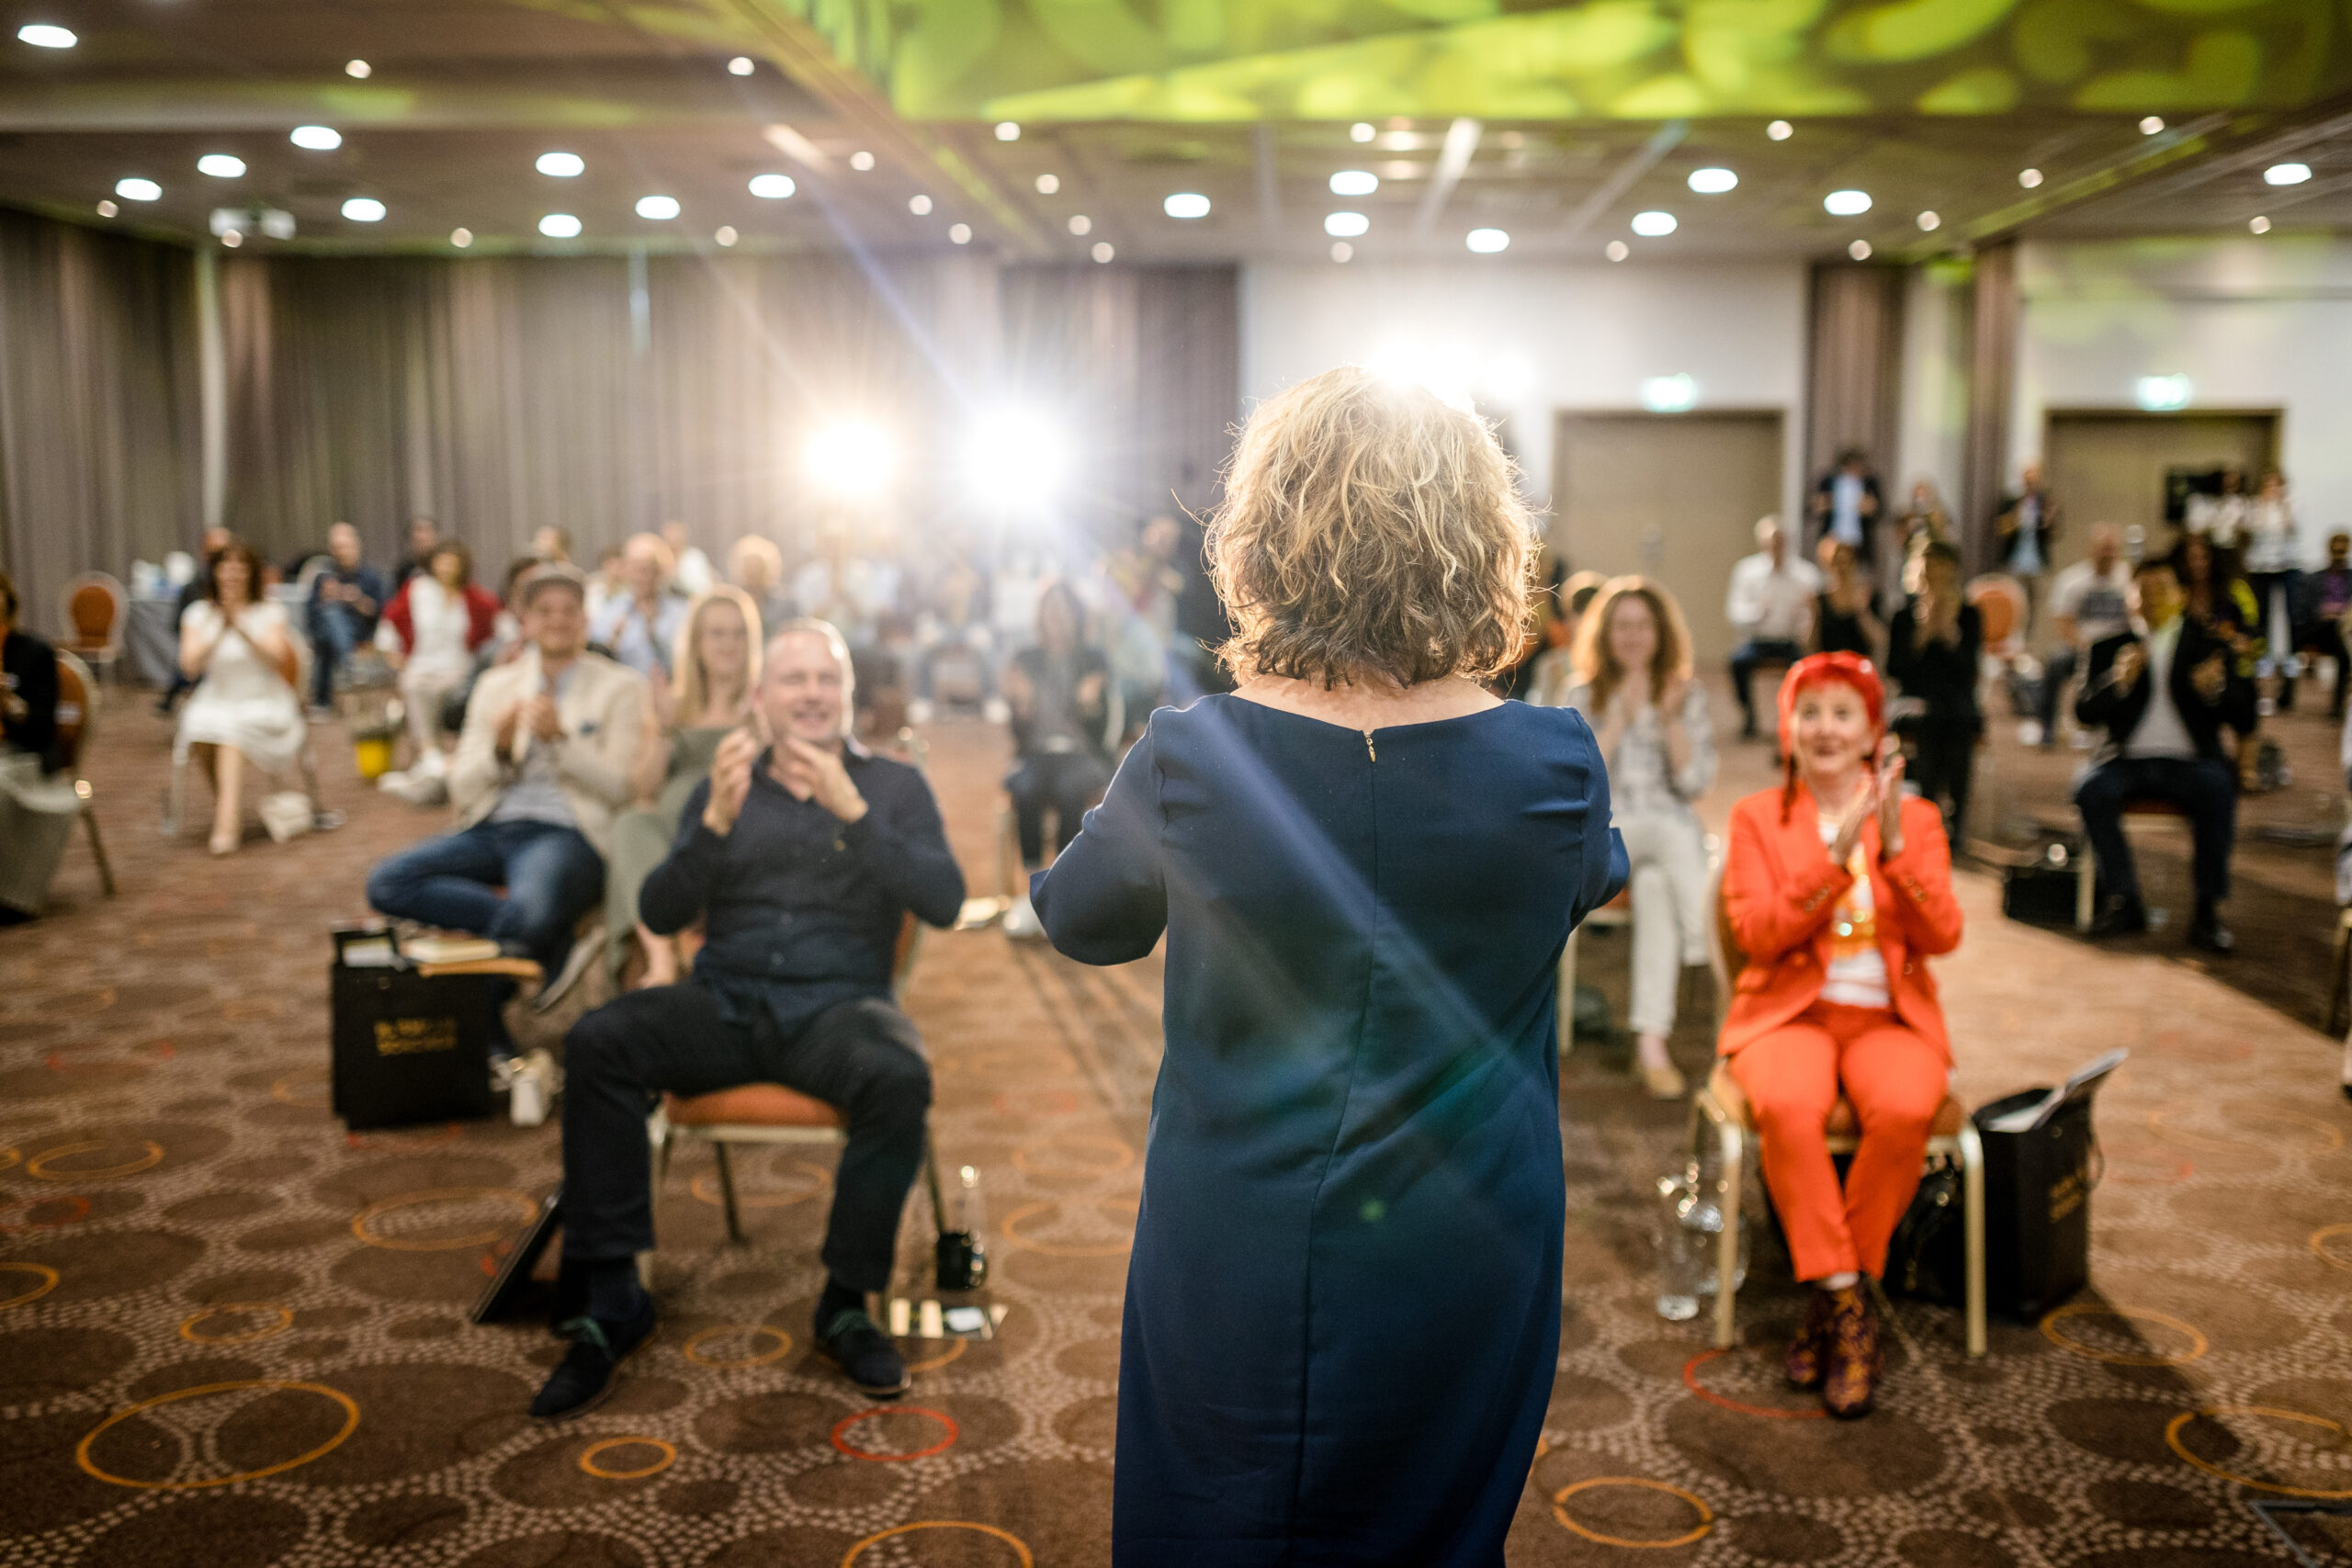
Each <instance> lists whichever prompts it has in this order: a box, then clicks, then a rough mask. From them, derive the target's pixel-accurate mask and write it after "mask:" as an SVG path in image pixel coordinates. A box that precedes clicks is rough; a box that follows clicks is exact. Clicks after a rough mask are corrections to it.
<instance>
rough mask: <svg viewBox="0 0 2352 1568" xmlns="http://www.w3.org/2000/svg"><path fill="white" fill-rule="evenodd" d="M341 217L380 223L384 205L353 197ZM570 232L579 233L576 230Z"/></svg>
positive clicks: (376, 201)
mask: <svg viewBox="0 0 2352 1568" xmlns="http://www.w3.org/2000/svg"><path fill="white" fill-rule="evenodd" d="M343 215H344V217H345V218H347V219H349V220H351V221H352V222H354V223H381V222H382V221H383V220H384V204H383V203H382V202H380V201H378V200H377V199H376V198H375V197H372V196H355V197H350V198H349V199H347V200H345V202H344V204H343ZM573 232H574V233H577V232H579V231H578V230H577V229H576V228H575V229H574V230H573Z"/></svg>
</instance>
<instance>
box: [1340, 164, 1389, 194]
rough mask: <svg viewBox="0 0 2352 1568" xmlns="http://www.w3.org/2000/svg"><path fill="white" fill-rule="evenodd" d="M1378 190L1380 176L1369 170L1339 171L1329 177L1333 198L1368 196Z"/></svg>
mask: <svg viewBox="0 0 2352 1568" xmlns="http://www.w3.org/2000/svg"><path fill="white" fill-rule="evenodd" d="M1379 188H1380V176H1379V175H1375V174H1374V173H1373V172H1372V171H1371V170H1370V169H1341V170H1340V172H1339V173H1338V174H1336V175H1332V176H1331V194H1332V195H1333V196H1370V195H1371V194H1372V193H1373V192H1374V191H1376V190H1378V189H1379Z"/></svg>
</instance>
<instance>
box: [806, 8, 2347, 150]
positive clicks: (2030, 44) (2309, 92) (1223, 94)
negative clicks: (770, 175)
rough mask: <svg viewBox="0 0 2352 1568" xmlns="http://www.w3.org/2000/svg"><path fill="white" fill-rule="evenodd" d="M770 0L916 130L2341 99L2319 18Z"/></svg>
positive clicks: (2342, 64) (2279, 11)
mask: <svg viewBox="0 0 2352 1568" xmlns="http://www.w3.org/2000/svg"><path fill="white" fill-rule="evenodd" d="M775 3H778V4H780V5H781V6H783V7H784V8H786V9H790V10H794V11H796V12H798V13H799V14H800V15H801V16H802V17H804V19H805V20H806V21H807V22H808V23H809V25H810V26H811V27H813V28H815V29H816V30H818V31H819V32H820V33H822V34H823V35H824V36H825V37H826V39H828V40H829V41H830V42H831V46H832V48H833V50H834V51H835V52H836V53H837V54H838V55H839V56H840V57H841V58H842V60H843V61H844V62H847V63H849V64H851V65H854V67H855V68H856V69H857V70H858V71H860V72H861V73H864V74H865V76H866V77H867V78H868V79H869V80H871V81H872V82H874V83H876V85H878V86H880V87H881V88H882V89H883V90H884V91H885V92H887V93H888V96H889V98H890V101H891V104H892V106H893V107H895V108H896V109H897V110H898V111H899V113H900V114H902V115H905V116H907V117H909V118H914V119H1014V120H1027V121H1054V120H1123V119H1125V120H1172V121H1195V122H1204V123H1205V122H1233V121H1250V120H1259V119H1275V120H1290V119H1298V120H1349V119H1363V118H1383V117H1385V116H1389V115H1406V116H1411V117H1413V118H1444V117H1449V116H1453V115H1471V116H1475V117H1477V118H1483V119H1520V120H1526V119H1578V118H1609V119H1655V118H1682V117H1693V116H1705V115H1744V116H1753V115H1790V116H1809V115H1861V114H1890V113H1891V114H1913V113H1923V114H1939V115H1977V114H2001V113H2006V112H2008V111H2011V110H2018V109H2029V110H2041V111H2052V110H2056V111H2066V110H2075V111H2091V112H2114V113H2131V114H2143V113H2157V114H2163V113H2182V112H2187V111H2190V110H2200V109H2216V108H2234V107H2261V108H2281V107H2294V106H2297V105H2301V104H2304V103H2308V102H2310V101H2312V99H2314V98H2317V97H2320V96H2325V95H2327V94H2331V93H2334V92H2338V91H2342V90H2344V89H2346V87H2347V86H2352V39H2347V37H2346V33H2347V29H2352V3H2347V4H2346V5H2344V6H2341V7H2339V6H2338V5H2337V4H2335V0H1862V3H1858V4H1856V3H1849V4H1843V5H1838V4H1832V3H1831V0H1582V3H1580V4H1572V5H1544V4H1542V3H1541V0H1533V3H1530V0H775ZM2339 9H2341V13H2342V14H2341V15H2339V14H2338V13H2339Z"/></svg>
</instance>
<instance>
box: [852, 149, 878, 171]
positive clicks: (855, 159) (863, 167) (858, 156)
mask: <svg viewBox="0 0 2352 1568" xmlns="http://www.w3.org/2000/svg"><path fill="white" fill-rule="evenodd" d="M849 166H850V167H851V168H853V169H855V170H856V171H857V172H858V173H859V174H861V175H864V174H870V173H872V172H873V169H874V154H873V153H871V152H866V151H865V149H864V148H862V147H861V148H860V149H858V150H857V151H856V152H853V153H851V154H850V155H849Z"/></svg>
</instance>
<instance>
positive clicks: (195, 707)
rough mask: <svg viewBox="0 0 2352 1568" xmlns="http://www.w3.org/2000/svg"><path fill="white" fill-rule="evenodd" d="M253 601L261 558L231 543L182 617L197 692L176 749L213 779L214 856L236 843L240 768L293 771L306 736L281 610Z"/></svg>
mask: <svg viewBox="0 0 2352 1568" xmlns="http://www.w3.org/2000/svg"><path fill="white" fill-rule="evenodd" d="M260 593H261V561H260V558H258V557H256V556H255V555H254V552H253V547H251V546H249V545H246V544H244V543H243V542H242V541H235V542H232V543H231V544H229V545H227V546H225V547H222V548H220V550H217V551H215V552H214V554H213V557H212V559H211V561H210V563H209V569H208V571H207V575H206V588H205V595H204V597H203V598H201V599H199V600H198V601H197V602H196V603H195V604H190V605H189V606H188V608H187V615H183V616H181V617H180V669H181V671H183V672H184V673H185V674H186V675H187V678H188V679H189V680H191V681H193V682H196V689H195V691H194V692H192V693H191V694H189V696H188V699H187V706H186V707H184V708H182V709H181V710H180V728H179V743H180V744H181V745H182V746H184V747H186V748H187V756H188V759H189V761H193V762H194V763H195V764H196V765H197V766H198V767H199V768H201V769H202V770H203V771H204V773H205V774H206V775H207V776H208V777H209V778H210V779H211V781H212V839H211V849H212V852H213V853H214V854H216V855H225V854H227V853H228V852H230V851H232V850H233V849H235V848H236V847H237V843H238V840H240V839H242V838H243V834H244V776H245V768H246V767H247V766H248V765H251V766H252V767H254V768H255V769H258V770H259V771H260V772H262V773H267V774H271V775H273V776H276V775H280V774H284V773H289V772H291V771H292V770H293V768H294V765H295V763H296V762H297V761H299V760H300V756H301V753H302V742H303V737H304V735H305V733H306V731H307V728H308V727H307V725H306V724H305V721H304V719H303V717H302V699H301V698H300V696H299V695H297V694H296V687H295V682H296V681H297V679H298V678H299V677H300V670H301V656H300V653H299V652H298V651H297V649H296V648H295V646H294V639H293V637H292V635H291V634H290V633H289V632H288V630H287V626H286V612H285V610H284V609H283V608H281V607H280V606H278V605H277V604H273V603H271V602H270V601H268V600H266V599H262V598H261V597H260Z"/></svg>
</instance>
